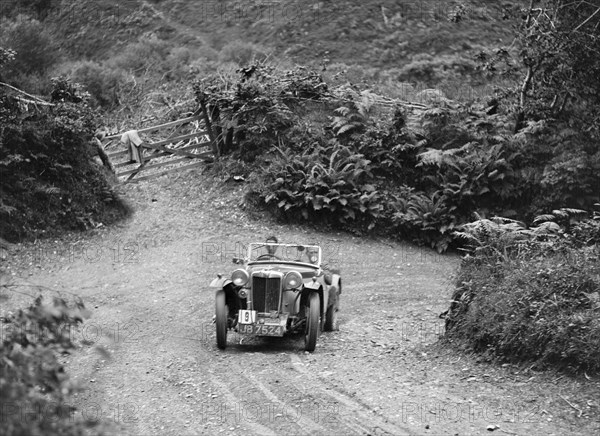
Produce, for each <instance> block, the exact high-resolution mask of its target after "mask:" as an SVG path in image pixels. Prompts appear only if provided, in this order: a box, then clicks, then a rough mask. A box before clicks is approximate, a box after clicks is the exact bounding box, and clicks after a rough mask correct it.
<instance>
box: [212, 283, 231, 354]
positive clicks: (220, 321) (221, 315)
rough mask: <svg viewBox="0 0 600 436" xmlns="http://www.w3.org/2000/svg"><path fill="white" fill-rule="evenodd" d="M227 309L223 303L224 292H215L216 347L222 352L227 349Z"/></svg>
mask: <svg viewBox="0 0 600 436" xmlns="http://www.w3.org/2000/svg"><path fill="white" fill-rule="evenodd" d="M228 313H229V309H228V307H227V304H226V303H225V291H224V290H220V291H217V296H216V300H215V314H216V319H215V324H216V325H217V347H219V348H220V349H221V350H224V349H225V347H227V314H228Z"/></svg>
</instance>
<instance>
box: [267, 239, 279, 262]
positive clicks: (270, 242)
mask: <svg viewBox="0 0 600 436" xmlns="http://www.w3.org/2000/svg"><path fill="white" fill-rule="evenodd" d="M278 242H279V241H278V240H277V238H276V237H275V236H269V237H268V238H267V240H266V243H267V253H268V254H269V255H270V256H271V257H277V256H275V253H276V252H277V245H275V244H277V243H278Z"/></svg>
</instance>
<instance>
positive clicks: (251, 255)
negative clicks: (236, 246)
mask: <svg viewBox="0 0 600 436" xmlns="http://www.w3.org/2000/svg"><path fill="white" fill-rule="evenodd" d="M248 260H249V261H250V262H256V261H258V262H261V261H267V262H278V261H279V262H281V261H283V262H302V263H309V264H311V265H320V264H321V248H320V247H318V246H316V245H298V244H273V243H252V244H250V246H249V248H248Z"/></svg>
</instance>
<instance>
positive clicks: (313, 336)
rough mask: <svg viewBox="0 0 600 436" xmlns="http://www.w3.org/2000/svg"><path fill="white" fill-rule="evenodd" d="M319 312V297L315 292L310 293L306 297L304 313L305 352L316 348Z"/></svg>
mask: <svg viewBox="0 0 600 436" xmlns="http://www.w3.org/2000/svg"><path fill="white" fill-rule="evenodd" d="M320 312H321V308H320V303H319V295H318V294H317V293H316V292H312V293H311V294H310V296H309V297H308V307H307V313H306V315H307V316H306V332H305V334H304V349H305V350H306V351H315V347H316V346H317V337H318V335H319V317H320Z"/></svg>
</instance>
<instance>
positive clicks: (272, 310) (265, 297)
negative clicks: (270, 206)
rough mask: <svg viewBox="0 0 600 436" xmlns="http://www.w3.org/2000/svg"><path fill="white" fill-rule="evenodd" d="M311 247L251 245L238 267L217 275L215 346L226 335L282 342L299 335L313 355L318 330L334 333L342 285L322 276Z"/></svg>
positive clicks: (338, 280)
mask: <svg viewBox="0 0 600 436" xmlns="http://www.w3.org/2000/svg"><path fill="white" fill-rule="evenodd" d="M321 256H322V251H321V248H320V247H319V246H316V245H297V244H276V243H264V242H262V243H251V244H249V246H248V251H247V256H246V257H245V258H244V259H236V258H234V263H238V264H242V267H240V268H239V269H236V270H235V271H233V272H232V273H231V276H230V277H223V276H221V275H220V274H219V275H218V276H217V278H216V279H214V280H213V281H212V282H211V284H210V286H211V287H214V288H217V291H216V314H215V323H216V327H217V346H218V347H219V348H221V349H224V348H225V347H226V346H227V331H228V330H229V329H234V330H236V331H237V332H238V333H239V334H242V335H246V334H248V335H258V336H283V335H285V334H293V333H301V334H303V335H304V348H305V350H307V351H314V349H315V346H316V344H317V337H318V336H319V332H320V331H321V330H336V329H337V311H338V308H339V298H340V294H341V293H342V280H341V278H340V275H339V272H337V271H335V272H334V271H324V270H323V269H322V264H321V261H322V260H321Z"/></svg>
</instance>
